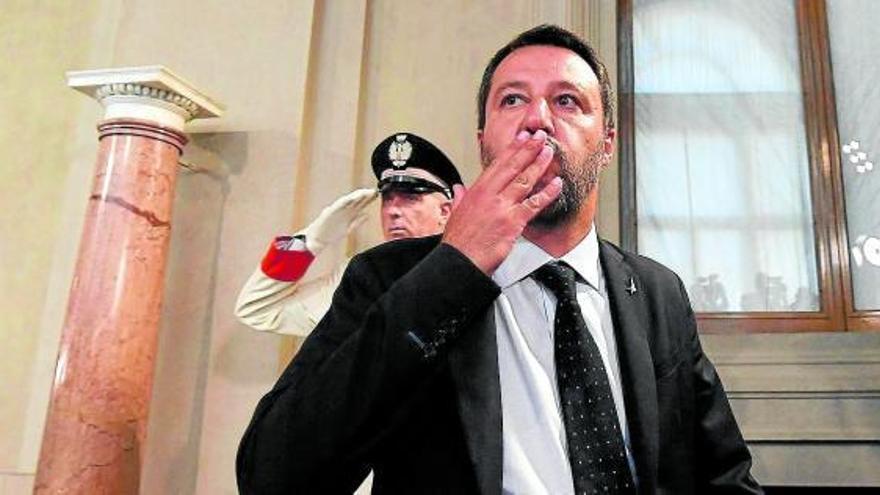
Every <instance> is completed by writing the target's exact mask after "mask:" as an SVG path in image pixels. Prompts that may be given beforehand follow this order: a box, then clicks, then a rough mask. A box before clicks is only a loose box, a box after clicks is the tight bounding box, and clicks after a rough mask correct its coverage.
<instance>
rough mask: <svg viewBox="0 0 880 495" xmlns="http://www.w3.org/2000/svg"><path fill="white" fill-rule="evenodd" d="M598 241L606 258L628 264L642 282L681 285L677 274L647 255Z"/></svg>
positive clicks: (671, 285)
mask: <svg viewBox="0 0 880 495" xmlns="http://www.w3.org/2000/svg"><path fill="white" fill-rule="evenodd" d="M600 242H601V247H602V253H603V255H604V256H605V258H606V259H611V260H615V259H616V260H618V261H621V262H623V263H625V264H627V265H629V266H630V267H631V268H632V270H633V271H634V272H635V273H636V275H638V276H639V278H640V279H641V280H642V281H643V282H645V283H648V284H649V285H654V286H655V287H662V288H670V287H683V284H682V282H681V278H680V277H679V276H678V274H676V273H675V272H674V271H672V270H671V269H669V268H668V267H666V265H664V264H662V263H660V262H658V261H656V260H654V259H651V258H649V257H647V256H643V255H641V254H638V253H633V252H630V251H627V250H624V249H621V248H620V247H619V246H617V245H615V244H613V243H611V242H609V241H606V240H604V239H603V240H601V241H600Z"/></svg>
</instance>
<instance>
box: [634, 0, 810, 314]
mask: <svg viewBox="0 0 880 495" xmlns="http://www.w3.org/2000/svg"><path fill="white" fill-rule="evenodd" d="M633 11H634V12H633V59H634V60H633V67H634V86H635V88H634V89H635V95H634V96H635V100H634V101H635V124H636V132H635V144H636V149H635V156H636V201H637V206H638V239H639V242H638V245H639V251H640V252H641V253H643V254H645V255H647V256H650V257H652V258H655V259H657V260H658V261H660V262H662V263H664V264H666V265H668V266H670V267H671V268H673V269H674V270H675V271H676V272H677V273H678V274H679V275H680V276H681V277H682V279H683V280H684V282H685V285H686V286H687V288H688V291H689V293H690V297H691V299H692V301H693V304H694V309H695V310H697V311H704V312H705V311H728V312H736V311H817V310H818V309H819V302H818V300H819V297H818V288H817V287H818V285H817V280H816V278H817V277H816V256H815V248H814V236H813V222H812V207H811V202H810V187H809V162H808V155H807V146H806V133H805V128H804V120H803V98H802V91H801V82H800V68H799V62H798V60H799V57H798V48H797V28H796V24H795V12H794V4H793V2H792V1H790V0H783V1H780V0H774V1H768V0H749V1H742V0H735V1H733V0H731V1H712V2H706V1H696V0H663V1H658V0H655V1H650V0H636V1H635V2H634V9H633Z"/></svg>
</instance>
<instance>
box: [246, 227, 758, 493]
mask: <svg viewBox="0 0 880 495" xmlns="http://www.w3.org/2000/svg"><path fill="white" fill-rule="evenodd" d="M600 260H601V263H602V267H603V271H604V276H605V278H606V281H607V285H608V293H609V298H610V304H611V313H612V316H613V319H614V330H615V334H616V339H617V347H618V353H619V359H620V370H621V374H622V383H623V392H624V403H625V407H626V411H627V420H628V423H629V425H628V426H629V430H630V436H631V443H632V450H633V455H634V458H635V463H636V470H637V474H638V479H639V492H640V493H670V494H671V493H674V494H690V493H699V494H705V493H761V490H760V488H759V487H758V485H757V483H756V482H755V481H754V479H753V478H752V477H751V475H750V473H749V471H750V467H751V456H750V454H749V451H748V449H747V447H746V445H745V442H744V441H743V438H742V436H741V434H740V431H739V428H738V427H737V425H736V421H735V420H734V417H733V414H732V412H731V410H730V406H729V404H728V402H727V398H726V396H725V394H724V390H723V388H722V386H721V382H720V381H719V379H718V376H717V375H716V373H715V369H714V367H713V366H712V364H711V363H710V362H709V361H708V360H707V358H706V356H705V355H704V354H703V351H702V349H701V347H700V342H699V339H698V337H697V332H696V324H695V320H694V316H693V312H692V310H691V307H690V304H689V302H688V299H687V296H686V294H685V291H684V288H683V286H682V284H681V281H680V280H679V279H678V277H677V276H676V275H675V274H674V273H672V272H671V271H669V270H668V269H666V268H664V267H663V266H661V265H659V264H658V263H655V262H653V261H651V260H649V259H647V258H644V257H641V256H636V255H632V254H629V253H626V252H624V251H621V250H620V249H618V248H617V247H615V246H613V245H612V244H610V243H607V242H604V241H601V245H600ZM630 280H632V281H633V282H634V283H635V287H636V290H635V292H632V293H631V291H628V290H627V287H628V286H629V285H630ZM498 294H499V288H498V286H497V285H496V284H495V283H494V282H493V281H492V280H491V278H489V277H487V276H486V275H484V274H483V273H482V272H480V271H479V270H478V269H477V268H476V267H475V266H474V265H473V264H472V263H471V262H470V261H469V260H468V259H467V258H466V257H464V256H463V255H462V254H461V253H460V252H458V251H457V250H456V249H454V248H452V247H450V246H448V245H445V244H439V243H438V238H437V237H431V238H423V239H411V240H405V241H396V242H391V243H387V244H383V245H381V246H378V247H376V248H374V249H372V250H369V251H367V252H365V253H362V254H360V255H358V256H356V257H355V258H354V259H352V261H351V264H350V265H349V268H348V270H347V272H346V274H345V276H344V277H343V280H342V283H341V285H340V287H339V288H338V289H337V291H336V293H335V295H334V299H333V304H332V307H331V308H330V311H329V312H328V313H327V315H326V316H325V317H324V319H322V320H321V322H320V323H319V324H318V326H317V327H316V328H315V330H314V332H313V333H312V334H311V335H310V336H309V337H308V338H307V339H306V341H305V342H304V344H303V346H302V348H301V350H300V351H299V353H298V354H297V356H296V357H295V358H294V359H293V361H292V362H291V363H290V365H289V366H288V367H287V369H286V370H285V371H284V373H283V374H282V375H281V377H280V378H279V380H278V382H277V383H276V385H275V386H274V388H273V389H272V390H271V391H270V392H269V393H268V394H266V396H265V397H263V399H262V400H261V401H260V403H259V404H258V405H257V408H256V411H255V412H254V416H253V419H252V421H251V423H250V425H249V426H248V428H247V431H246V432H245V434H244V437H243V438H242V441H241V445H240V447H239V452H238V459H237V466H236V468H237V475H238V484H239V490H240V491H241V492H242V493H248V494H251V493H253V494H257V493H258V494H269V493H351V492H352V491H353V490H354V489H355V488H356V487H357V486H358V484H359V483H360V482H361V481H362V479H363V478H364V476H366V474H367V472H368V471H369V470H370V469H373V470H374V473H375V474H374V480H373V491H374V493H455V494H466V493H482V494H500V493H501V483H502V455H503V449H502V440H501V438H502V437H501V432H502V428H503V424H502V417H501V391H500V384H499V376H498V356H497V346H496V341H495V322H494V317H493V311H492V303H493V301H494V300H495V298H496V297H497V296H498Z"/></svg>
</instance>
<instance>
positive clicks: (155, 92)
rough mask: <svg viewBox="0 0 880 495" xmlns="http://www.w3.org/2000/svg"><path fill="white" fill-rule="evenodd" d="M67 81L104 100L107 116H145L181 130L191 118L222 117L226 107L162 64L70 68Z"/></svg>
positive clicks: (75, 87)
mask: <svg viewBox="0 0 880 495" xmlns="http://www.w3.org/2000/svg"><path fill="white" fill-rule="evenodd" d="M67 85H68V86H70V87H72V88H74V89H76V90H78V91H81V92H83V93H85V94H87V95H89V96H91V97H92V98H95V99H96V100H98V101H99V102H101V104H102V105H103V106H104V109H105V111H104V119H105V120H110V119H135V120H140V121H144V120H146V121H152V122H155V123H157V124H159V125H161V126H165V127H170V128H172V129H174V130H177V131H180V132H183V126H184V124H185V123H186V122H188V121H190V120H192V119H199V118H210V117H219V116H221V115H222V114H223V111H224V110H225V109H224V108H223V105H221V104H219V103H217V102H215V101H214V100H212V99H211V98H210V97H209V96H207V95H205V94H204V93H202V92H201V91H199V90H198V89H196V87H195V86H193V85H192V84H190V83H189V82H188V81H186V80H185V79H183V78H181V77H180V76H178V75H177V74H175V73H173V72H171V71H170V70H168V69H167V68H165V67H163V66H161V65H150V66H144V67H121V68H115V69H96V70H80V71H70V72H68V73H67Z"/></svg>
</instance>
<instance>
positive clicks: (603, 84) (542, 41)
mask: <svg viewBox="0 0 880 495" xmlns="http://www.w3.org/2000/svg"><path fill="white" fill-rule="evenodd" d="M533 45H549V46H558V47H560V48H565V49H568V50H571V51H573V52H574V53H576V54H577V55H578V56H580V57H581V58H582V59H584V61H585V62H587V64H588V65H589V66H590V68H591V69H593V72H594V73H595V74H596V78H597V79H598V80H599V88H600V91H601V95H602V111H603V113H604V115H605V129H606V130H609V129H614V101H613V99H614V91H613V90H612V88H611V81H610V80H609V79H608V71H607V70H605V65H604V64H603V63H602V62H601V61H600V60H599V58H598V57H597V56H596V52H595V51H593V48H592V47H591V46H590V45H588V44H587V42H585V41H584V40H582V39H580V38H579V37H578V36H577V35H576V34H574V33H572V32H571V31H567V30H565V29H562V28H561V27H559V26H554V25H551V24H541V25H540V26H537V27H534V28H532V29H529V30H528V31H526V32H524V33H522V34H520V35H519V36H517V37H516V38H514V39H513V41H511V42H510V43H508V44H506V45H504V47H502V48H501V49H500V50H498V51H497V52H495V55H494V56H493V57H492V59H491V60H489V64H488V65H486V70H484V71H483V79H482V81H480V91H479V93H478V94H477V115H478V119H477V120H478V126H477V128H478V129H480V130H482V129H483V127H485V126H486V102H487V100H488V99H489V89H490V87H491V86H492V77H493V76H494V75H495V70H496V69H497V68H498V66H499V65H501V62H502V61H503V60H504V59H505V58H507V56H508V55H510V54H511V53H513V52H514V50H517V49H519V48H523V47H526V46H533Z"/></svg>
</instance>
